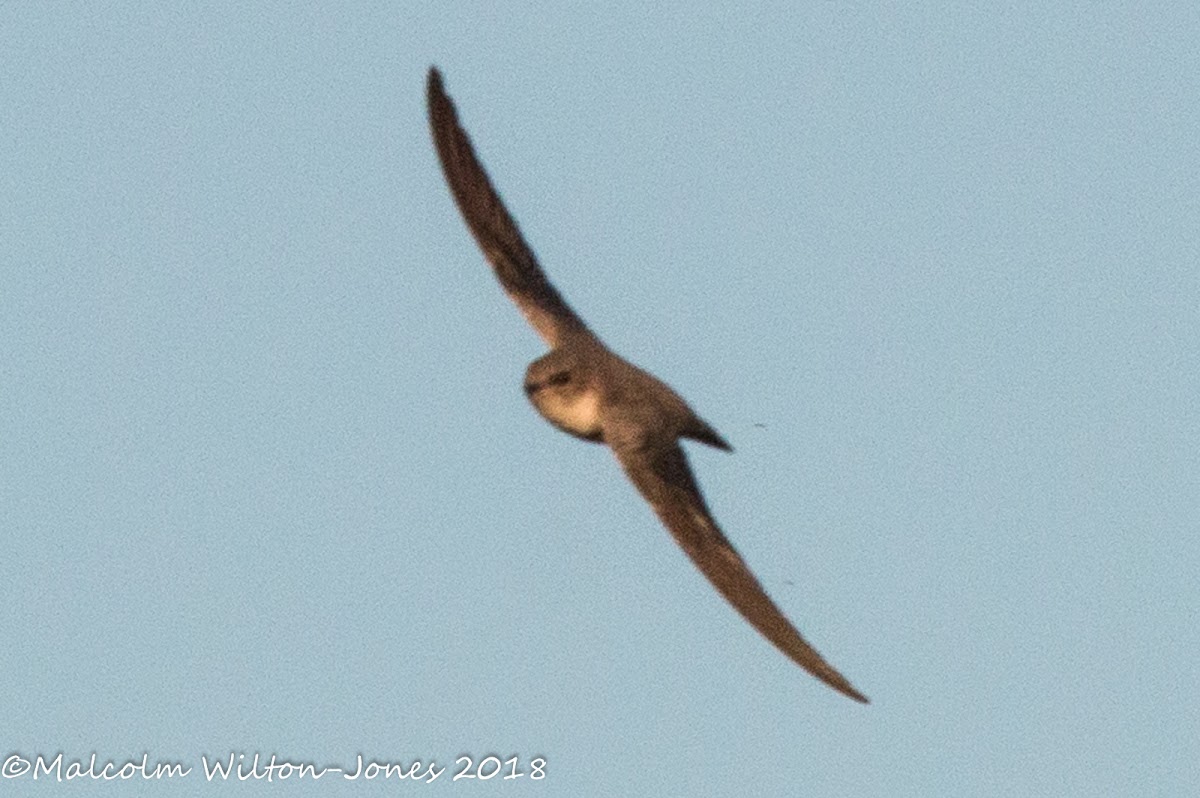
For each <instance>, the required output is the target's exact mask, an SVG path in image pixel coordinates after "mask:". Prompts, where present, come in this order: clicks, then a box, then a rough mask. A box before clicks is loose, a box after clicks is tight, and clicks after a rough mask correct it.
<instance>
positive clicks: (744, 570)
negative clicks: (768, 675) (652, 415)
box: [605, 428, 869, 704]
mask: <svg viewBox="0 0 1200 798" xmlns="http://www.w3.org/2000/svg"><path fill="white" fill-rule="evenodd" d="M606 432H607V431H606ZM621 432H622V431H621V430H614V433H615V434H612V435H609V434H606V436H605V437H606V440H607V441H608V443H609V445H610V446H611V447H612V449H613V452H614V453H615V454H616V456H617V460H618V461H620V463H621V467H622V468H624V469H625V473H626V474H627V475H628V476H629V479H630V480H632V481H633V484H634V485H635V486H636V487H637V489H638V491H639V492H641V494H642V496H643V497H645V499H646V501H648V502H649V503H650V506H651V507H653V508H654V512H655V513H657V514H658V517H659V519H661V520H662V522H663V524H664V525H666V527H667V529H668V530H670V532H671V534H672V535H673V536H674V537H675V542H676V543H678V544H679V545H680V547H681V548H682V549H683V550H684V551H685V552H686V553H687V556H688V557H690V558H691V559H692V562H694V563H695V564H696V567H697V568H699V569H700V572H701V573H703V574H704V575H705V576H706V577H708V581H710V582H712V584H713V586H714V587H715V588H716V589H717V590H718V591H720V593H721V595H722V596H724V597H725V598H726V599H728V601H729V603H730V604H732V605H733V606H734V609H736V610H737V611H738V612H739V613H741V615H742V617H743V618H745V619H746V620H747V621H749V622H750V625H751V626H753V627H754V628H755V629H757V630H758V631H759V632H761V633H762V635H763V636H764V637H766V638H767V639H768V640H770V641H771V642H772V643H774V644H775V646H776V647H777V648H778V649H779V650H780V651H782V652H783V653H784V654H786V655H787V656H788V657H789V658H790V659H791V660H792V661H793V662H795V663H796V664H797V665H799V666H800V667H802V668H804V669H805V670H806V671H808V672H809V673H811V674H812V675H813V676H816V677H817V678H818V679H820V680H821V681H823V682H825V683H826V684H827V685H829V686H830V687H832V688H833V689H834V690H837V691H838V692H841V693H844V694H845V695H848V696H850V697H851V698H853V699H854V700H855V701H861V702H862V703H864V704H866V703H869V702H868V700H867V697H866V696H865V695H863V694H862V693H860V692H858V691H857V690H855V689H854V686H853V685H851V684H850V682H849V681H847V680H846V678H845V677H844V676H842V675H841V674H840V673H838V672H837V671H836V670H835V669H834V668H833V666H832V665H830V664H829V663H828V662H826V661H825V660H824V659H823V658H822V657H821V655H820V654H818V653H817V651H816V649H814V648H813V647H812V646H811V645H809V644H808V642H807V641H805V639H804V638H803V637H801V636H800V633H799V632H798V631H796V627H794V626H792V624H791V622H790V621H788V619H787V618H785V617H784V615H783V613H782V612H780V611H779V608H778V607H776V606H775V602H773V601H771V599H770V598H769V597H768V596H767V594H766V592H765V591H764V590H763V588H762V585H760V584H759V582H758V579H756V578H755V577H754V574H753V573H751V572H750V569H749V568H748V567H747V566H746V563H745V561H744V560H743V559H742V558H741V556H740V555H739V554H738V553H737V551H736V550H735V549H734V548H733V545H732V544H731V543H730V542H729V540H728V539H726V537H725V535H724V534H722V533H721V530H720V529H719V528H718V527H717V524H716V522H715V521H713V519H712V515H710V514H709V512H708V508H707V507H706V506H705V504H704V497H703V496H702V495H701V494H700V489H699V488H698V487H697V486H696V480H695V478H694V477H693V476H692V471H691V468H689V467H688V462H687V456H686V455H685V454H684V452H683V449H681V448H680V446H679V444H678V443H676V442H675V441H674V440H662V439H659V438H654V437H650V438H647V437H646V436H645V435H644V434H641V433H639V432H637V431H635V430H634V429H633V428H629V429H626V430H624V432H626V433H629V434H627V435H622V434H621Z"/></svg>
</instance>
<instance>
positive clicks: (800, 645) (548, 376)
mask: <svg viewBox="0 0 1200 798" xmlns="http://www.w3.org/2000/svg"><path fill="white" fill-rule="evenodd" d="M427 99H428V103H429V119H430V126H431V129H432V133H433V140H434V144H435V146H436V147H437V152H438V157H439V159H440V160H441V163H442V169H443V171H444V173H445V175H446V181H447V182H448V183H449V185H450V190H451V193H452V194H453V195H454V199H455V202H456V203H457V204H458V207H459V209H460V210H461V211H462V214H463V218H464V219H465V220H466V222H467V227H468V228H470V230H471V233H472V234H473V235H474V236H475V240H476V241H477V242H478V243H479V246H480V248H481V249H482V250H483V253H484V256H485V257H486V258H487V259H488V261H489V262H490V263H491V265H492V268H493V270H494V271H495V273H496V276H497V278H499V280H500V284H501V286H503V288H504V290H505V292H506V293H507V294H508V295H509V297H511V298H512V300H513V301H514V302H515V303H516V305H517V307H518V308H519V309H520V310H521V312H522V313H523V314H524V315H525V318H526V319H527V320H528V321H529V323H530V324H531V325H532V326H533V328H534V329H535V330H536V331H537V332H538V334H539V335H540V336H541V337H542V338H543V340H545V341H546V343H547V344H548V345H549V346H550V351H549V352H547V353H546V354H545V355H543V356H542V357H540V358H538V359H537V360H535V361H533V362H532V363H531V364H530V365H529V368H528V369H527V370H526V372H525V386H524V387H525V394H526V396H528V397H529V400H530V402H531V403H532V404H533V406H534V407H535V408H536V409H537V411H538V412H539V413H540V414H541V415H542V416H543V417H544V418H545V419H546V420H547V421H549V422H550V423H551V424H553V425H554V426H556V427H558V428H559V429H561V430H562V431H564V432H567V433H569V434H571V435H574V436H576V437H579V438H582V439H584V440H587V441H592V442H595V443H603V444H606V445H607V446H609V447H610V448H611V449H612V451H613V454H615V455H616V457H617V461H618V462H619V463H620V464H621V467H622V468H623V469H624V471H625V474H626V475H627V476H628V477H629V480H630V481H631V482H632V483H633V484H634V486H635V487H636V488H637V489H638V491H639V492H640V493H641V494H642V496H643V497H644V498H645V499H646V501H647V502H648V503H649V504H650V506H651V507H652V508H653V509H654V512H655V513H656V514H657V515H658V517H659V519H660V520H661V521H662V522H663V524H664V525H665V526H666V527H667V529H668V530H669V531H670V532H671V535H672V536H673V537H674V538H675V541H676V542H677V543H678V544H679V546H680V547H681V548H682V549H683V550H684V552H685V553H686V554H687V555H688V557H690V558H691V560H692V562H694V563H695V564H696V566H697V567H698V568H699V569H700V571H701V572H702V573H703V574H704V575H705V576H706V577H708V579H709V581H710V582H711V583H712V584H713V586H714V587H716V588H717V590H718V591H719V592H720V593H721V595H723V596H724V597H725V598H726V599H727V600H728V601H729V603H730V604H732V605H733V607H734V608H735V609H736V610H737V611H738V612H739V613H741V614H742V616H743V617H744V618H745V619H746V620H747V621H749V622H750V623H751V624H752V625H753V626H754V627H755V628H756V629H758V631H759V632H760V633H762V634H763V636H765V637H766V638H767V639H768V640H770V641H771V642H772V643H773V644H774V645H775V646H776V647H778V648H779V649H780V650H781V651H783V653H784V654H786V655H787V656H788V657H790V658H791V659H792V660H793V661H795V662H796V663H797V664H799V665H800V666H801V667H803V668H805V669H806V670H808V671H809V672H810V673H812V674H813V675H814V676H816V677H817V678H819V679H821V680H822V681H824V682H825V683H826V684H828V685H830V686H831V687H833V688H834V689H835V690H838V691H840V692H842V693H844V694H845V695H848V696H850V697H851V698H853V699H855V700H856V701H861V702H863V703H866V702H867V698H866V696H864V695H863V694H862V693H860V692H858V691H857V690H856V689H854V687H853V686H852V685H851V684H850V682H848V681H847V680H846V679H845V677H843V676H842V675H841V674H840V673H838V672H837V671H836V670H835V669H834V668H833V667H832V666H831V665H829V663H827V662H826V661H825V660H824V659H823V658H822V657H821V655H820V654H818V653H817V651H816V650H815V649H814V648H813V647H812V646H810V645H809V644H808V643H807V642H806V641H805V640H804V638H803V637H801V636H800V633H799V632H797V631H796V628H795V627H794V626H792V624H791V622H789V621H788V620H787V618H785V617H784V615H783V613H782V612H780V610H779V608H778V607H776V606H775V604H774V602H772V601H771V599H770V598H769V597H768V596H767V594H766V592H765V591H764V590H763V588H762V586H761V585H760V584H759V582H758V580H757V579H756V578H755V577H754V574H753V573H751V572H750V569H749V568H748V567H747V566H746V563H745V561H743V560H742V558H741V556H740V555H739V554H738V553H737V551H736V550H735V549H734V548H733V546H732V544H730V542H729V540H728V539H727V538H726V537H725V535H724V534H723V533H722V532H721V530H720V529H719V528H718V527H717V524H716V522H715V521H714V520H713V518H712V514H711V513H710V512H709V510H708V507H707V505H706V504H705V501H704V497H703V495H702V494H701V493H700V488H699V486H697V484H696V480H695V478H694V477H693V475H692V471H691V468H690V467H689V466H688V462H687V456H686V454H685V453H684V451H683V448H682V447H681V446H680V445H679V440H680V439H681V438H690V439H692V440H696V441H699V442H701V443H705V444H708V445H709V446H714V447H716V448H718V449H724V450H726V451H729V450H731V447H730V446H729V444H728V443H726V442H725V439H724V438H722V437H721V436H720V435H719V434H718V433H717V431H716V430H714V429H713V428H712V427H711V426H710V425H709V424H707V423H706V422H705V421H704V420H703V419H701V418H700V417H699V416H698V415H697V414H696V413H695V412H694V411H693V410H692V409H691V408H690V407H689V406H688V404H687V402H685V401H684V400H683V398H682V397H680V396H679V394H677V393H676V392H675V391H673V390H672V389H671V388H670V387H669V386H667V385H666V384H665V383H663V382H662V381H661V380H659V379H657V378H656V377H654V376H653V375H651V374H649V373H648V372H646V371H643V370H642V369H640V368H638V367H637V366H635V365H633V364H632V363H630V362H628V361H626V360H624V359H623V358H621V357H620V356H618V355H617V354H615V353H614V352H612V351H611V350H609V349H608V347H606V346H605V345H604V343H603V342H602V341H601V340H600V339H599V338H598V337H596V336H595V335H594V334H593V333H592V332H591V330H589V329H588V327H587V325H586V324H584V322H583V320H582V319H581V318H580V317H579V316H578V315H576V313H575V312H574V311H573V310H572V309H571V308H570V306H569V305H568V304H567V303H566V301H565V300H564V299H563V298H562V296H561V295H560V294H559V293H558V291H557V290H556V289H555V288H554V286H553V285H551V283H550V281H549V280H548V279H547V278H546V275H545V273H544V272H543V271H542V269H541V267H540V266H539V265H538V263H537V259H536V258H535V257H534V255H533V252H532V251H531V250H530V249H529V247H528V245H527V244H526V243H525V241H524V239H523V238H522V236H521V233H520V230H519V229H518V227H517V224H516V222H515V221H513V219H512V217H511V216H510V215H509V213H508V211H507V210H506V209H505V208H504V205H503V203H502V202H501V200H500V196H499V195H498V194H497V193H496V190H495V188H494V187H493V186H492V184H491V181H490V180H489V179H488V177H487V173H486V172H485V171H484V169H483V167H482V165H480V163H479V160H478V158H477V157H476V155H475V152H474V149H473V148H472V147H471V141H470V139H469V138H468V136H467V134H466V132H465V131H464V130H463V129H462V127H461V126H460V125H459V122H458V114H457V112H456V111H455V109H454V104H453V102H452V101H451V100H450V98H449V97H448V96H447V95H446V92H445V89H444V88H443V85H442V78H441V75H440V74H439V73H438V71H437V70H436V69H430V71H429V81H428V86H427Z"/></svg>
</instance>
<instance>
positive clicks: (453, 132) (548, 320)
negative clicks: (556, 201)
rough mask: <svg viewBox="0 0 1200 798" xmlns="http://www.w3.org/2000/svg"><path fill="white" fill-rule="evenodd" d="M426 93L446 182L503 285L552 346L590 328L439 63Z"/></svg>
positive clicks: (432, 73) (434, 138) (430, 77)
mask: <svg viewBox="0 0 1200 798" xmlns="http://www.w3.org/2000/svg"><path fill="white" fill-rule="evenodd" d="M427 97H428V101H429V126H430V129H431V130H432V132H433V143H434V145H435V146H436V147H437V153H438V158H439V159H440V160H441V162H442V171H443V172H444V173H445V175H446V182H447V183H449V184H450V192H451V193H452V194H453V195H454V201H455V202H456V203H458V209H459V210H460V211H462V215H463V219H465V220H466V222H467V227H469V228H470V229H471V234H472V235H474V236H475V240H476V241H478V242H479V247H480V248H481V249H482V250H483V254H484V257H486V258H487V259H488V262H489V263H491V264H492V268H493V270H494V271H495V272H496V277H498V278H499V279H500V285H501V286H503V287H504V290H505V292H506V293H507V294H508V295H509V296H510V297H511V298H512V300H513V301H514V302H516V303H517V307H518V308H520V310H521V313H523V314H524V315H525V318H526V319H527V320H528V321H529V323H530V324H531V325H533V328H534V329H535V330H537V332H538V335H540V336H542V338H543V340H545V341H546V343H547V344H549V345H550V346H551V347H554V346H557V345H558V344H559V342H560V341H561V340H562V338H563V336H564V334H565V333H566V332H568V331H570V330H575V331H584V330H586V329H587V328H586V326H585V325H584V323H583V321H582V320H581V319H580V318H579V317H578V316H576V315H575V312H574V311H573V310H571V308H570V306H568V305H567V303H566V301H564V300H563V298H562V296H561V295H560V294H559V293H558V291H556V290H555V288H554V286H553V285H551V284H550V281H549V280H547V279H546V275H545V274H544V273H543V272H542V269H541V267H540V266H538V262H537V258H535V257H534V255H533V252H532V251H531V250H530V249H529V245H527V244H526V243H525V239H523V238H522V237H521V231H520V229H518V228H517V223H516V222H515V221H513V218H512V217H511V216H509V214H508V211H507V210H505V209H504V203H503V202H501V201H500V195H499V194H497V193H496V189H495V188H493V187H492V183H491V181H490V180H488V176H487V172H485V171H484V169H483V166H482V165H481V164H480V163H479V159H478V158H476V157H475V151H474V149H472V147H471V139H470V137H469V136H468V135H467V133H466V131H465V130H463V129H462V126H461V125H459V123H458V113H457V111H455V109H454V102H453V101H452V100H451V99H450V97H449V96H447V94H446V90H445V89H444V88H443V86H442V75H441V73H440V72H438V71H437V68H435V67H433V68H430V70H429V82H428V86H427Z"/></svg>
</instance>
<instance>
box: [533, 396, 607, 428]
mask: <svg viewBox="0 0 1200 798" xmlns="http://www.w3.org/2000/svg"><path fill="white" fill-rule="evenodd" d="M541 399H542V402H541V406H540V407H539V408H538V409H539V410H541V411H542V415H544V416H545V417H546V418H548V419H550V420H551V421H553V422H554V423H555V424H557V425H558V426H560V427H562V428H564V429H567V430H570V431H571V432H573V433H575V434H576V435H582V436H584V437H588V436H593V435H596V434H598V433H599V432H600V392H599V391H595V390H590V391H583V392H582V393H580V394H577V395H575V396H572V397H570V398H567V397H564V396H562V395H561V394H558V393H555V392H553V391H546V392H545V395H544V396H543V397H541Z"/></svg>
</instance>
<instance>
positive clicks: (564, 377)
mask: <svg viewBox="0 0 1200 798" xmlns="http://www.w3.org/2000/svg"><path fill="white" fill-rule="evenodd" d="M570 381H571V372H569V371H557V372H555V373H553V374H551V375H550V379H548V380H546V382H548V383H550V384H551V385H566V384H567V383H568V382H570Z"/></svg>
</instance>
